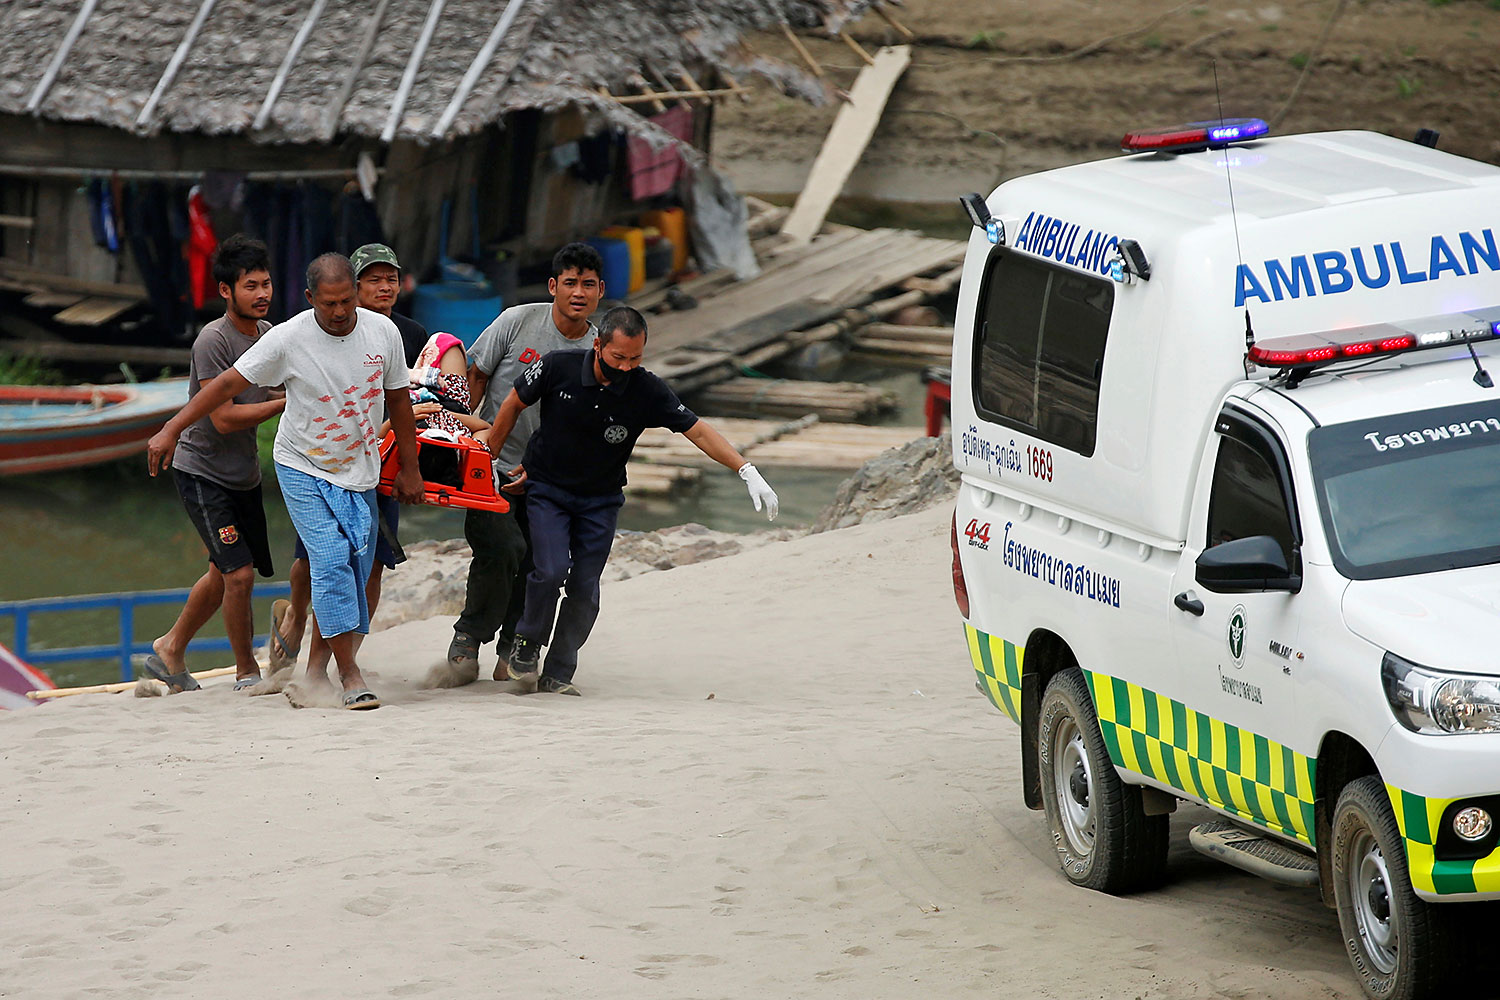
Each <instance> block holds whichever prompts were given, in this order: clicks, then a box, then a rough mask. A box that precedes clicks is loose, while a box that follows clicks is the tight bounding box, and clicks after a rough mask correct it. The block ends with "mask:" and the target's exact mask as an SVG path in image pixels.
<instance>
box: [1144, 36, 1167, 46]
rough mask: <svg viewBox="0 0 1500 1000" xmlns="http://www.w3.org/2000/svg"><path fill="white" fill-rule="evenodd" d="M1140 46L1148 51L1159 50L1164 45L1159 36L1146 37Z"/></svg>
mask: <svg viewBox="0 0 1500 1000" xmlns="http://www.w3.org/2000/svg"><path fill="white" fill-rule="evenodd" d="M1142 44H1144V45H1145V46H1146V48H1148V49H1159V48H1161V47H1162V46H1163V45H1164V44H1166V43H1165V42H1163V41H1162V40H1161V36H1160V35H1147V36H1146V39H1145V41H1144V42H1143V43H1142Z"/></svg>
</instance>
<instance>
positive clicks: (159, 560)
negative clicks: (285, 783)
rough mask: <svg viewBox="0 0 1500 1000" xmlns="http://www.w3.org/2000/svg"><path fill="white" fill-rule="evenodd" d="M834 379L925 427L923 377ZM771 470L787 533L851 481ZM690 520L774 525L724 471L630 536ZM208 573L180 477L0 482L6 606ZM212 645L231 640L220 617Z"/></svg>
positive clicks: (66, 621)
mask: <svg viewBox="0 0 1500 1000" xmlns="http://www.w3.org/2000/svg"><path fill="white" fill-rule="evenodd" d="M833 377H837V378H847V379H854V380H858V381H864V382H868V383H871V384H876V385H880V386H882V387H885V388H889V389H892V390H893V391H895V392H896V393H897V395H898V397H899V398H900V399H901V406H900V409H899V410H898V411H897V412H896V413H895V414H893V415H891V416H890V417H888V418H886V420H884V421H882V422H886V423H893V424H901V425H906V426H912V425H917V424H920V423H921V420H922V418H921V399H922V392H923V390H922V387H921V385H920V384H919V382H918V379H917V377H916V375H915V374H914V373H912V372H900V373H892V372H889V371H880V370H877V369H871V368H868V367H859V366H857V365H853V366H848V367H846V368H845V369H844V370H843V371H841V372H839V373H837V375H836V376H833ZM762 471H763V472H764V473H765V475H766V477H767V479H768V480H769V481H770V482H771V484H772V485H773V486H774V487H775V489H776V491H777V494H778V495H779V497H780V500H781V516H780V517H778V518H777V520H776V526H777V527H781V526H790V527H796V526H799V525H801V526H805V525H807V524H810V523H811V522H812V520H813V519H814V518H815V517H816V516H817V514H818V512H819V511H820V510H822V508H823V507H824V506H825V505H826V504H827V503H828V501H829V500H830V499H832V497H833V494H834V491H835V490H836V489H837V488H838V484H839V483H840V482H842V481H843V479H844V478H845V477H846V476H847V474H848V473H847V472H829V471H819V470H806V469H790V468H788V469H778V468H775V467H774V466H768V467H765V468H764V469H762ZM265 507H266V516H267V520H268V522H269V527H270V533H271V539H272V552H273V554H274V558H275V562H276V576H275V578H276V579H278V580H284V579H286V572H287V569H288V567H289V566H290V565H291V551H292V542H293V533H292V528H291V522H290V521H289V520H288V518H287V514H286V509H285V507H284V506H283V505H282V501H281V495H280V493H279V491H278V490H277V489H276V487H275V484H274V483H273V482H268V483H267V489H266V494H265ZM688 521H696V522H698V523H700V524H705V525H707V526H708V527H710V528H714V529H717V530H720V531H733V532H747V531H755V530H758V529H760V528H764V527H766V521H765V518H764V515H761V514H757V513H756V512H755V511H754V509H753V508H752V507H751V504H750V501H749V498H748V497H747V495H746V493H745V488H744V484H743V483H741V482H740V480H739V478H738V477H736V476H735V475H734V474H733V473H730V472H727V471H724V470H722V469H717V468H715V469H712V470H709V471H706V472H705V474H704V477H703V482H702V486H701V488H699V489H697V490H696V491H694V492H691V493H689V494H687V495H684V496H678V497H673V498H671V499H664V498H646V497H636V498H633V499H630V500H628V501H627V502H626V504H625V507H624V509H623V510H622V512H621V516H620V527H621V528H624V529H630V530H638V531H650V530H654V529H656V528H662V527H666V526H669V525H673V524H682V523H684V522H688ZM462 534H463V514H462V512H458V511H453V510H448V509H442V508H435V507H405V508H403V509H402V514H401V539H402V541H403V542H414V541H418V540H421V539H429V538H438V539H441V538H454V537H459V536H461V535H462ZM205 565H206V557H205V554H204V549H203V543H202V541H201V540H200V539H199V537H198V535H197V532H196V531H194V529H193V527H192V525H191V524H190V523H189V522H188V519H187V516H186V514H184V513H183V510H182V506H181V503H180V502H179V501H178V499H177V494H176V491H175V489H174V488H173V485H172V481H171V479H170V477H162V478H159V479H152V478H150V477H149V476H148V475H147V474H146V470H145V459H144V457H143V456H137V457H136V458H132V459H128V460H124V461H121V462H116V463H112V464H109V465H101V466H96V467H94V468H91V469H86V470H80V471H73V472H65V473H57V474H53V475H39V476H25V477H17V478H11V479H0V601H9V600H18V599H24V598H38V597H65V596H74V595H79V594H96V593H107V592H111V591H124V590H158V589H164V588H169V587H188V586H190V585H191V584H192V583H193V581H194V580H196V579H197V577H198V576H199V575H200V574H201V573H202V572H203V569H204V567H205ZM396 572H400V570H399V568H398V569H397V571H396ZM268 607H269V601H267V600H259V601H257V602H256V629H257V631H264V629H265V621H266V617H267V611H266V609H267V608H268ZM178 610H179V608H178V607H176V606H161V607H144V608H140V609H138V610H137V612H136V621H137V625H136V637H137V638H138V639H140V640H142V641H145V640H147V639H151V638H154V637H156V636H157V635H160V634H161V633H162V632H164V631H166V629H167V628H169V627H170V625H171V622H172V620H173V618H174V617H175V615H176V613H177V611H178ZM118 634H119V630H118V624H117V616H116V613H115V612H112V611H111V612H82V611H79V612H65V613H56V614H48V615H42V616H38V617H36V618H35V619H34V620H33V622H32V625H31V636H30V640H31V645H32V647H33V648H59V647H64V646H81V645H92V644H101V643H112V642H115V641H117V637H118ZM202 634H203V635H205V636H208V635H218V636H222V635H223V628H222V625H221V624H220V622H219V620H218V618H217V617H216V618H215V619H214V620H213V621H212V622H210V623H209V625H208V626H207V627H206V628H205V629H204V631H203V633H202ZM12 639H13V631H12V627H11V622H10V619H9V618H8V616H0V642H4V643H6V644H7V645H9V644H10V643H11V642H12ZM227 662H230V657H229V655H228V654H227V653H200V654H194V656H193V657H192V658H191V659H190V665H191V666H192V667H193V668H194V669H203V668H206V667H213V666H220V665H223V664H224V663H227ZM48 673H49V674H50V675H51V676H52V678H53V679H54V680H55V681H56V682H57V683H58V684H59V685H60V686H68V685H74V684H97V683H103V682H107V681H113V680H118V679H119V667H118V664H117V663H116V662H115V661H100V662H80V663H66V664H56V665H54V666H52V667H51V668H49V670H48Z"/></svg>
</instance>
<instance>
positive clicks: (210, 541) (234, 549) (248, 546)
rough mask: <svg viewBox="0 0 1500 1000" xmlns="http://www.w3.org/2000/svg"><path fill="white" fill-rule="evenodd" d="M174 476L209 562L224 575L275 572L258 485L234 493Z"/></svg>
mask: <svg viewBox="0 0 1500 1000" xmlns="http://www.w3.org/2000/svg"><path fill="white" fill-rule="evenodd" d="M172 473H173V476H174V477H175V478H176V480H177V495H178V496H180V497H182V506H183V507H184V508H186V509H187V514H188V519H189V520H191V521H192V522H193V527H195V528H197V529H198V534H199V535H201V536H202V537H203V544H204V545H206V546H208V559H209V561H210V562H212V563H213V564H214V565H215V566H217V567H218V568H219V572H220V573H232V572H234V571H235V570H237V569H239V568H241V567H242V566H251V565H253V566H254V567H255V568H256V570H257V571H258V572H259V573H260V575H261V576H270V575H271V574H272V573H274V572H275V570H274V569H273V568H272V566H271V540H270V538H268V537H267V535H266V511H265V508H264V507H263V506H261V500H260V487H259V486H258V485H257V486H254V487H252V488H250V489H248V490H230V489H225V488H224V487H222V486H220V485H219V484H218V483H216V482H214V481H213V480H212V479H204V478H203V477H202V476H195V475H193V474H192V473H191V472H183V471H182V470H180V469H173V470H172Z"/></svg>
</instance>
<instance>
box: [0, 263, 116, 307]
mask: <svg viewBox="0 0 1500 1000" xmlns="http://www.w3.org/2000/svg"><path fill="white" fill-rule="evenodd" d="M0 280H5V281H7V282H9V283H11V284H13V285H18V286H21V287H23V288H29V289H30V290H31V291H41V290H43V289H49V290H52V291H57V292H77V293H78V294H80V295H99V296H103V297H106V298H115V299H135V300H137V301H144V300H145V298H146V288H145V286H144V285H129V284H123V283H121V284H117V283H115V282H112V281H86V280H84V279H82V278H70V277H68V276H67V275H65V274H52V273H51V272H48V271H39V270H37V269H36V268H31V267H21V266H19V265H17V264H13V263H11V262H10V261H0Z"/></svg>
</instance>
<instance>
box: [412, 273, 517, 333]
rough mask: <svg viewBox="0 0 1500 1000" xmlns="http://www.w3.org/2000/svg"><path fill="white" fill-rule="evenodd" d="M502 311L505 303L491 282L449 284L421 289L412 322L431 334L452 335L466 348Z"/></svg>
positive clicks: (414, 301) (414, 302)
mask: <svg viewBox="0 0 1500 1000" xmlns="http://www.w3.org/2000/svg"><path fill="white" fill-rule="evenodd" d="M502 308H504V303H503V302H502V301H501V298H500V296H498V295H496V294H495V289H494V288H493V286H491V285H490V284H489V282H487V281H479V282H469V281H445V282H437V283H435V284H431V285H419V286H417V290H416V291H415V292H413V293H412V301H411V318H412V319H414V320H416V321H417V322H418V323H421V324H422V325H423V326H425V327H426V328H427V332H428V333H451V334H453V336H455V337H457V338H458V339H459V340H461V341H463V344H464V347H472V346H474V341H476V340H478V339H479V335H480V334H481V333H483V332H484V328H485V327H487V326H489V325H490V324H491V323H492V322H494V320H495V317H496V316H499V315H500V310H501V309H502Z"/></svg>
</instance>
